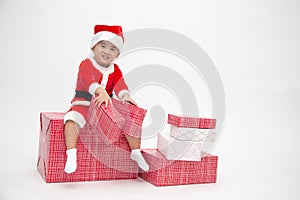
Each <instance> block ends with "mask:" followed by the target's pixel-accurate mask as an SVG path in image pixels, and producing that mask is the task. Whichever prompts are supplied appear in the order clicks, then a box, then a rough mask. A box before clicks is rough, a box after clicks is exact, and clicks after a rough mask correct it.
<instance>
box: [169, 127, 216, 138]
mask: <svg viewBox="0 0 300 200" xmlns="http://www.w3.org/2000/svg"><path fill="white" fill-rule="evenodd" d="M170 135H171V136H172V137H173V138H175V139H177V140H181V141H205V140H206V141H208V140H209V141H210V142H213V141H215V137H216V132H215V130H214V129H199V128H184V127H177V126H174V125H171V128H170Z"/></svg>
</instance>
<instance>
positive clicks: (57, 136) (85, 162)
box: [37, 112, 138, 183]
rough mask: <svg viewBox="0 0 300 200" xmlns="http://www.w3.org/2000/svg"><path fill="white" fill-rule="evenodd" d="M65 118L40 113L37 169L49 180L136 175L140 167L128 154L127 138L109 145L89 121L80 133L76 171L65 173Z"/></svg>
mask: <svg viewBox="0 0 300 200" xmlns="http://www.w3.org/2000/svg"><path fill="white" fill-rule="evenodd" d="M63 117H64V113H48V112H45V113H41V132H40V142H39V153H38V162H37V169H38V171H39V172H40V174H41V176H42V177H43V179H44V180H45V181H46V182H47V183H54V182H74V181H76V182H77V181H97V180H114V179H135V178H137V176H138V175H137V172H138V166H137V165H136V163H135V162H134V161H132V160H131V159H130V157H129V147H128V143H127V141H126V139H125V137H121V138H120V140H118V141H117V142H116V143H115V145H114V146H112V145H107V144H105V143H104V142H103V141H101V140H100V137H99V134H96V133H95V132H94V129H93V128H92V127H91V125H90V124H88V123H87V124H86V126H85V127H84V128H83V129H81V131H80V133H79V138H78V142H77V170H76V171H75V172H74V173H72V174H66V173H65V172H64V166H65V162H66V145H65V138H64V122H63ZM99 155H101V156H102V157H101V156H99Z"/></svg>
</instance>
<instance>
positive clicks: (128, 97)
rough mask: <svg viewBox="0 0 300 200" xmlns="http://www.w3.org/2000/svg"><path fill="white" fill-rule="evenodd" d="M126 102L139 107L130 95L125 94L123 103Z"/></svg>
mask: <svg viewBox="0 0 300 200" xmlns="http://www.w3.org/2000/svg"><path fill="white" fill-rule="evenodd" d="M125 102H128V103H131V104H133V105H136V106H137V103H136V102H135V101H134V100H133V99H132V98H131V97H130V95H129V94H128V93H125V94H123V96H122V103H125Z"/></svg>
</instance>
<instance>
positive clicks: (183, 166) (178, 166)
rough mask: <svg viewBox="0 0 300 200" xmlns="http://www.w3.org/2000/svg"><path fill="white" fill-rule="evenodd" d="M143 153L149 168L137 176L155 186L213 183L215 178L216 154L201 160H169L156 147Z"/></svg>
mask: <svg viewBox="0 0 300 200" xmlns="http://www.w3.org/2000/svg"><path fill="white" fill-rule="evenodd" d="M143 155H144V157H145V159H146V161H147V162H148V163H149V164H150V170H149V171H148V172H141V173H139V176H140V177H141V178H143V179H144V180H146V181H148V182H149V183H151V184H153V185H155V186H169V185H184V184H199V183H215V182H216V180H217V164H218V157H217V156H214V155H210V154H207V156H205V157H203V158H202V160H201V161H182V160H176V161H170V160H167V159H166V158H165V157H164V156H163V155H162V154H161V153H160V152H159V151H157V149H146V150H143Z"/></svg>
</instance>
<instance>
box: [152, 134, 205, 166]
mask: <svg viewBox="0 0 300 200" xmlns="http://www.w3.org/2000/svg"><path fill="white" fill-rule="evenodd" d="M202 144H203V142H202V141H193V140H191V141H183V140H177V139H176V138H173V137H171V136H169V135H165V134H161V133H159V134H158V137H157V148H158V150H159V151H160V152H161V153H162V154H163V155H164V156H165V157H166V158H167V159H168V160H189V161H200V160H201V149H202Z"/></svg>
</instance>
